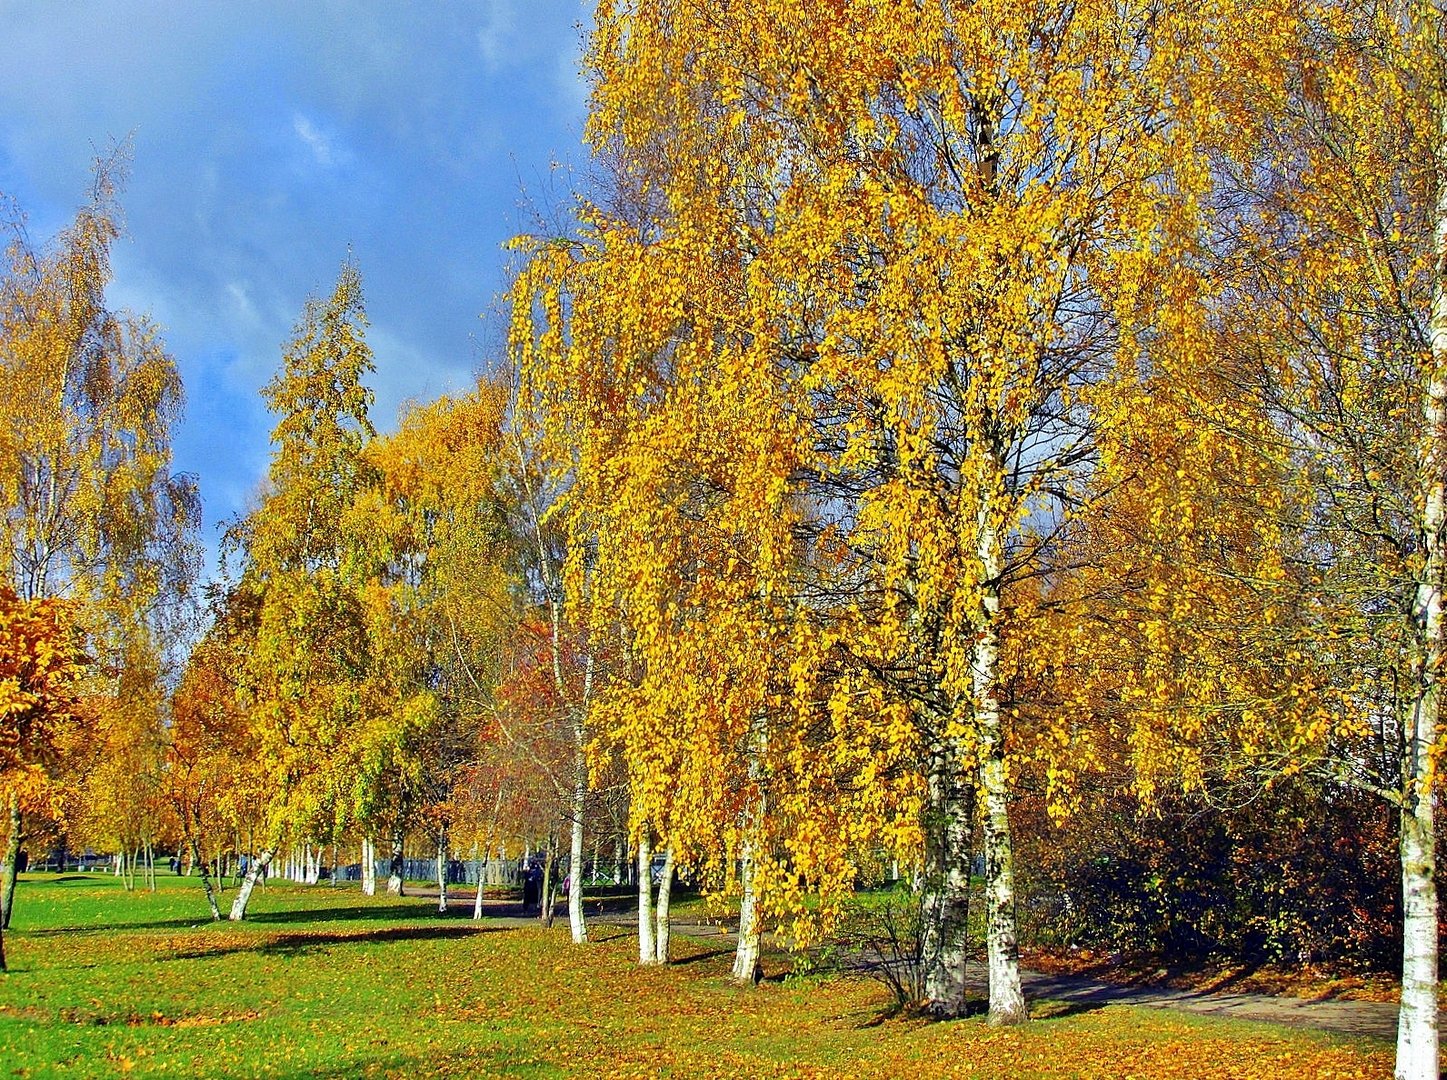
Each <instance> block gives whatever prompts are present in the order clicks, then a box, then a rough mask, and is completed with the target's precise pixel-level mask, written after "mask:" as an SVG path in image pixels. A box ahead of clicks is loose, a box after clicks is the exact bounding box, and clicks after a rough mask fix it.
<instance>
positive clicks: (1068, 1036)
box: [0, 875, 1390, 1080]
mask: <svg viewBox="0 0 1447 1080" xmlns="http://www.w3.org/2000/svg"><path fill="white" fill-rule="evenodd" d="M161 885H162V888H161V891H160V892H158V893H157V894H155V895H151V894H148V893H136V894H126V893H124V892H123V891H122V890H121V889H120V887H119V885H118V884H116V883H115V882H113V881H112V880H110V879H108V878H105V877H100V876H96V877H82V876H78V875H72V876H70V877H68V878H65V879H61V880H56V879H55V878H52V877H48V876H43V875H36V876H33V877H28V878H26V879H23V881H22V884H21V887H20V890H19V893H18V895H17V898H16V914H15V923H14V928H13V930H12V932H11V933H10V934H9V935H7V938H6V945H7V952H9V954H10V959H11V962H12V967H13V969H14V970H13V971H12V973H11V974H10V975H9V976H8V977H3V978H0V1055H3V1056H0V1075H8V1074H18V1075H21V1076H45V1075H84V1076H90V1075H97V1074H100V1075H105V1074H107V1073H122V1072H136V1073H140V1072H147V1073H149V1072H167V1073H173V1074H184V1075H203V1076H251V1075H272V1076H305V1075H338V1076H356V1075H394V1074H395V1075H399V1076H401V1075H406V1076H420V1075H467V1076H496V1075H507V1076H572V1075H575V1076H605V1075H606V1076H673V1077H690V1078H698V1077H733V1076H839V1075H847V1076H863V1077H867V1076H890V1075H928V1076H932V1077H945V1076H959V1077H967V1076H979V1077H997V1076H998V1077H1032V1078H1034V1077H1094V1076H1112V1077H1114V1076H1136V1077H1192V1078H1202V1080H1208V1078H1214V1077H1221V1078H1224V1077H1249V1076H1260V1077H1283V1078H1285V1077H1332V1076H1336V1077H1355V1076H1362V1077H1367V1076H1384V1075H1388V1074H1389V1073H1390V1066H1389V1061H1390V1058H1389V1055H1388V1052H1387V1051H1388V1048H1386V1047H1384V1046H1381V1045H1377V1044H1371V1043H1352V1042H1348V1041H1343V1040H1340V1039H1332V1038H1328V1037H1324V1036H1315V1035H1310V1034H1305V1033H1295V1032H1287V1031H1284V1030H1278V1029H1272V1028H1266V1027H1260V1026H1255V1025H1243V1024H1233V1023H1229V1022H1224V1021H1212V1020H1206V1019H1194V1018H1185V1017H1178V1016H1173V1015H1171V1014H1167V1013H1162V1012H1155V1011H1150V1010H1141V1009H1130V1008H1114V1007H1113V1008H1108V1009H1099V1010H1092V1011H1084V1012H1078V1013H1074V1014H1066V1013H1064V1012H1063V1011H1062V1010H1059V1009H1054V1010H1052V1008H1051V1007H1050V1006H1049V1005H1048V1004H1046V1005H1042V1006H1039V1007H1037V1009H1036V1012H1037V1015H1041V1016H1043V1017H1044V1019H1041V1020H1039V1021H1038V1022H1036V1023H1032V1024H1030V1025H1029V1026H1028V1027H1026V1028H1025V1029H1022V1030H1018V1031H992V1030H990V1029H989V1028H987V1027H986V1026H985V1025H984V1024H983V1023H982V1022H981V1021H978V1020H967V1021H960V1022H957V1023H952V1024H928V1023H923V1022H920V1021H918V1020H910V1019H889V1018H887V1017H886V1015H885V1005H886V1001H885V996H884V994H883V992H882V991H881V989H880V988H878V987H876V986H875V985H873V984H871V983H868V982H861V981H857V980H849V979H812V978H811V979H801V980H784V981H777V982H768V983H765V984H764V985H763V986H761V987H760V988H758V989H757V990H755V991H745V990H738V989H735V988H734V987H732V986H731V985H729V984H728V982H727V980H726V978H725V976H726V974H727V971H728V960H729V957H728V956H727V955H726V954H725V953H724V952H723V951H722V950H721V949H720V947H719V946H718V945H717V944H711V943H709V942H707V941H687V940H678V939H675V943H676V948H675V956H676V957H678V958H680V959H681V960H682V961H683V962H681V963H678V964H676V965H675V966H673V967H671V968H668V969H663V970H657V969H653V970H645V969H639V968H637V967H636V966H634V964H633V962H632V961H633V959H634V957H635V956H636V945H634V943H633V940H632V938H631V936H630V935H628V933H627V932H626V931H624V930H622V929H620V928H618V927H608V926H600V927H597V928H596V934H595V936H596V937H598V938H600V939H601V940H600V941H598V942H596V943H594V944H592V945H590V946H588V947H587V948H584V949H574V948H572V947H571V946H570V945H569V944H568V941H567V931H566V927H565V926H563V927H559V928H557V929H555V930H553V931H551V932H546V931H543V930H541V929H535V928H531V927H518V926H515V925H511V924H501V923H496V922H495V923H493V924H491V925H489V924H488V923H487V922H486V921H484V922H483V923H482V924H480V925H475V924H473V923H471V922H470V921H468V920H467V919H466V918H465V917H462V916H461V915H460V914H458V915H453V916H449V917H447V918H445V919H440V918H439V917H438V916H437V915H436V913H435V911H434V910H433V907H434V905H435V901H427V900H420V899H419V900H406V899H404V900H401V901H399V900H397V899H395V898H391V897H378V898H375V899H372V900H368V899H367V898H364V897H362V896H360V895H358V893H357V892H356V891H355V889H337V890H333V889H331V888H329V887H328V886H326V885H321V886H314V887H310V888H307V887H298V886H280V885H272V886H269V887H268V888H267V889H266V891H265V893H264V894H258V897H257V899H256V901H255V902H254V905H253V910H254V913H255V918H254V919H253V920H251V921H249V922H248V923H247V924H245V925H241V926H233V925H230V924H210V923H209V922H206V921H204V920H203V919H202V918H201V916H202V915H203V914H204V911H205V905H204V901H203V900H202V898H201V895H200V891H199V888H198V887H197V886H196V885H195V884H194V883H193V882H188V881H185V880H184V879H176V878H172V877H169V876H163V877H162V878H161ZM785 966H786V962H783V961H780V962H777V963H775V964H774V965H773V966H772V967H771V970H775V969H778V970H782V969H783V968H784V967H785Z"/></svg>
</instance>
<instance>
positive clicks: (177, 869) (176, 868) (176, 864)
mask: <svg viewBox="0 0 1447 1080" xmlns="http://www.w3.org/2000/svg"><path fill="white" fill-rule="evenodd" d="M171 873H173V874H175V875H176V876H178V877H179V876H180V874H181V860H180V859H178V858H176V856H174V855H172V856H171Z"/></svg>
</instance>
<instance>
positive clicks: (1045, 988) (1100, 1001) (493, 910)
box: [407, 888, 1447, 1039]
mask: <svg viewBox="0 0 1447 1080" xmlns="http://www.w3.org/2000/svg"><path fill="white" fill-rule="evenodd" d="M407 892H408V895H411V896H427V895H429V890H426V889H417V890H413V889H408V890H407ZM448 894H449V895H448V899H449V907H452V908H453V910H456V908H457V907H462V906H464V905H465V906H466V907H467V909H468V910H469V911H470V910H471V907H472V894H471V891H470V890H469V891H468V892H466V893H463V892H462V891H461V890H458V891H456V892H454V891H453V890H448ZM430 895H431V896H433V897H436V895H437V890H436V889H435V888H433V889H432V890H430ZM454 905H455V907H454ZM485 915H486V918H487V920H488V921H489V922H493V923H494V924H496V923H498V922H501V923H503V924H505V925H518V926H522V925H536V923H537V917H536V915H533V916H527V917H524V916H523V915H522V913H521V911H520V910H519V906H518V905H517V904H502V903H496V902H492V901H489V902H487V903H486V905H485ZM558 918H559V919H560V920H561V921H562V923H563V924H564V925H566V924H567V919H568V914H567V910H566V908H565V907H563V906H562V905H559V912H558ZM588 921H589V922H590V923H595V924H601V925H606V926H623V927H635V926H637V925H638V916H637V914H636V912H608V913H607V914H603V915H596V914H593V913H591V912H590V913H589V916H588ZM673 933H674V934H676V935H678V936H680V937H689V938H696V939H702V940H705V941H715V942H718V943H720V944H721V945H722V944H723V943H725V942H727V943H729V944H730V945H731V944H732V943H733V942H735V941H737V940H738V935H737V934H736V933H735V932H734V931H733V930H731V929H727V928H725V927H720V926H716V925H711V924H704V923H695V922H675V923H674V924H673ZM966 977H967V979H968V981H969V983H970V985H971V987H972V988H973V989H976V990H979V991H981V992H983V991H984V990H985V988H986V976H985V969H984V967H983V966H982V965H979V964H974V963H971V964H970V965H969V968H968V971H967V973H966ZM1021 980H1022V982H1023V983H1024V986H1025V994H1026V996H1027V997H1029V998H1034V999H1036V1000H1045V1001H1059V1002H1064V1003H1066V1004H1069V1005H1078V1006H1082V1007H1085V1008H1104V1007H1105V1006H1107V1005H1139V1006H1142V1007H1144V1008H1148V1009H1173V1010H1176V1011H1178V1012H1186V1013H1196V1014H1201V1015H1207V1016H1219V1017H1225V1018H1227V1019H1232V1020H1250V1021H1257V1022H1261V1023H1268V1024H1285V1025H1288V1026H1290V1027H1300V1028H1312V1029H1315V1030H1318V1031H1330V1032H1336V1033H1338V1034H1343V1035H1358V1036H1366V1037H1369V1038H1378V1039H1395V1038H1396V1033H1397V1006H1396V1005H1395V1004H1391V1003H1388V1002H1378V1001H1343V1000H1323V1001H1313V1000H1310V999H1307V998H1296V997H1279V996H1276V995H1274V994H1232V993H1221V992H1219V991H1217V992H1212V991H1204V990H1173V989H1170V988H1169V987H1156V986H1123V985H1121V984H1119V983H1111V982H1105V981H1102V980H1099V979H1091V978H1087V977H1085V976H1080V975H1047V974H1045V973H1043V972H1039V971H1029V970H1024V971H1022V972H1021ZM1443 1027H1444V1029H1447V1013H1444V1016H1443Z"/></svg>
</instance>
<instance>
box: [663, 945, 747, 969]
mask: <svg viewBox="0 0 1447 1080" xmlns="http://www.w3.org/2000/svg"><path fill="white" fill-rule="evenodd" d="M733 954H734V950H733V949H731V948H729V949H705V950H703V951H701V952H696V953H691V954H690V955H688V956H684V957H682V958H680V959H678V960H670V961H669V965H670V966H671V967H684V966H685V965H688V964H700V963H703V962H704V961H705V960H717V959H718V958H719V957H721V956H732V955H733Z"/></svg>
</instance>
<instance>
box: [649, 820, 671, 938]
mask: <svg viewBox="0 0 1447 1080" xmlns="http://www.w3.org/2000/svg"><path fill="white" fill-rule="evenodd" d="M672 895H673V845H672V844H669V845H668V847H666V848H665V849H664V855H663V874H662V876H661V877H659V879H658V903H657V905H656V906H655V908H654V910H653V923H654V931H653V948H654V956H655V957H656V958H657V960H658V962H659V963H660V964H666V963H668V938H669V932H670V930H671V929H672V926H671V924H670V923H669V920H668V901H669V898H670V897H671V896H672Z"/></svg>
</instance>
